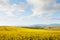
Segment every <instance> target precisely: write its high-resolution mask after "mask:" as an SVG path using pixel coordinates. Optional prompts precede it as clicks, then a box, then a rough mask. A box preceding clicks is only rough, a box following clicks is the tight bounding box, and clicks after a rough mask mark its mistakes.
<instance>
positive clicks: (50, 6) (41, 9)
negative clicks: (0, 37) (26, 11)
mask: <svg viewBox="0 0 60 40" xmlns="http://www.w3.org/2000/svg"><path fill="white" fill-rule="evenodd" d="M27 3H29V4H31V5H33V8H32V12H33V14H32V16H39V15H40V16H42V15H43V14H44V13H47V14H48V16H51V15H52V13H53V12H56V11H57V10H59V9H60V4H57V3H56V0H27Z"/></svg>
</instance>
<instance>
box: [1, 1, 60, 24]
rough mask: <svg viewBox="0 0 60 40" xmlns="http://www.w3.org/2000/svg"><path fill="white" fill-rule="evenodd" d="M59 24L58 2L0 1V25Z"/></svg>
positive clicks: (59, 10)
mask: <svg viewBox="0 0 60 40" xmlns="http://www.w3.org/2000/svg"><path fill="white" fill-rule="evenodd" d="M54 23H59V24H60V0H0V25H32V24H54Z"/></svg>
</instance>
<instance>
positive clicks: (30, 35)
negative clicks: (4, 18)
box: [0, 27, 60, 40]
mask: <svg viewBox="0 0 60 40" xmlns="http://www.w3.org/2000/svg"><path fill="white" fill-rule="evenodd" d="M0 40H60V30H46V29H31V28H20V27H0Z"/></svg>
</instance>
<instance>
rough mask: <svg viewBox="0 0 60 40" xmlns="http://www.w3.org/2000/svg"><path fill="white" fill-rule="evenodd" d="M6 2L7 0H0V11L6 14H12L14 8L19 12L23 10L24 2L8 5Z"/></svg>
mask: <svg viewBox="0 0 60 40" xmlns="http://www.w3.org/2000/svg"><path fill="white" fill-rule="evenodd" d="M8 2H9V0H0V11H3V12H5V14H6V16H14V14H13V11H15V10H17V11H19V12H24V6H25V4H24V3H21V4H20V5H17V4H13V5H9V3H8Z"/></svg>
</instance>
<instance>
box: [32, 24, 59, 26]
mask: <svg viewBox="0 0 60 40" xmlns="http://www.w3.org/2000/svg"><path fill="white" fill-rule="evenodd" d="M31 26H60V24H48V25H47V24H35V25H31Z"/></svg>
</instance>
